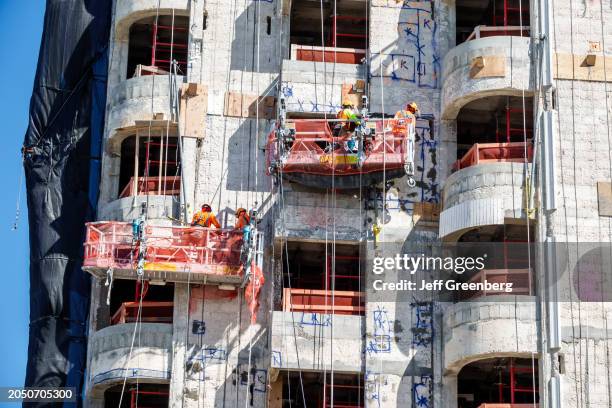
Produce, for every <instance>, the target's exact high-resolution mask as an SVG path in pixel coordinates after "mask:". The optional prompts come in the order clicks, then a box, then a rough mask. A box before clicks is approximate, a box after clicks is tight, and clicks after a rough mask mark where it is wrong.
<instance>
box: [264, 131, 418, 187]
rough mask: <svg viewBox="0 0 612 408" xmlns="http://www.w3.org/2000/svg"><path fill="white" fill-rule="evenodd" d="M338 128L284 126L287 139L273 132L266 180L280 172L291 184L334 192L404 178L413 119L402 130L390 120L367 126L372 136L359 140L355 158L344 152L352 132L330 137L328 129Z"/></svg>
mask: <svg viewBox="0 0 612 408" xmlns="http://www.w3.org/2000/svg"><path fill="white" fill-rule="evenodd" d="M339 122H341V121H340V120H338V119H332V120H323V119H295V120H288V121H287V123H286V126H285V134H287V133H288V132H287V129H288V130H289V131H290V136H282V135H281V132H280V131H279V129H273V130H272V132H270V134H269V136H268V143H267V149H266V151H267V153H266V155H267V156H266V158H267V165H268V174H272V173H274V172H278V173H279V174H280V175H281V176H282V177H283V178H284V179H286V180H289V181H294V182H297V183H300V184H304V185H307V186H310V187H318V188H332V187H333V188H337V189H350V188H359V186H365V185H373V184H377V183H380V182H382V181H383V180H384V179H387V180H388V179H393V178H398V177H401V176H403V175H405V174H406V171H405V167H404V166H405V165H406V163H407V160H408V156H409V154H408V141H409V138H410V134H411V132H412V137H414V129H415V122H416V120H415V119H404V122H403V123H402V124H398V121H397V120H394V119H385V120H384V121H383V120H382V119H377V120H370V121H368V122H367V125H366V126H367V128H368V129H370V132H371V133H370V135H367V136H363V139H362V140H363V144H362V146H360V150H359V153H355V152H351V151H349V150H348V149H347V148H346V143H347V142H348V141H349V140H351V139H352V138H353V137H354V135H355V133H354V132H342V133H341V134H340V135H338V136H334V134H333V132H332V129H331V127H330V125H331V126H333V125H335V124H337V123H339ZM413 140H414V139H413ZM360 154H361V155H362V159H361V163H360V157H359V155H360ZM412 160H413V159H412Z"/></svg>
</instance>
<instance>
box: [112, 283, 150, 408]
mask: <svg viewBox="0 0 612 408" xmlns="http://www.w3.org/2000/svg"><path fill="white" fill-rule="evenodd" d="M144 286H145V285H144V284H141V285H140V295H139V296H138V310H137V312H136V322H135V324H134V330H133V332H132V341H131V342H130V351H129V352H128V357H127V359H126V360H125V365H124V368H123V384H122V386H121V394H120V396H119V404H118V405H117V408H121V402H122V401H123V395H124V394H125V387H126V384H127V378H128V372H129V368H128V367H127V366H128V364H129V363H130V361H131V360H132V353H133V351H134V342H135V341H136V333H138V338H139V340H138V341H139V342H140V330H141V324H142V320H141V317H142V298H143V297H144ZM139 346H140V343H139ZM136 395H138V376H137V377H136Z"/></svg>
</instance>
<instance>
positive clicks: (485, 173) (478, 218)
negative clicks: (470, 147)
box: [440, 144, 526, 241]
mask: <svg viewBox="0 0 612 408" xmlns="http://www.w3.org/2000/svg"><path fill="white" fill-rule="evenodd" d="M487 145H490V144H487ZM496 145H498V144H496ZM521 154H522V153H521ZM464 158H465V157H464ZM491 160H493V162H487V161H486V160H485V161H479V160H476V161H475V162H474V163H473V164H472V165H470V166H468V167H466V168H462V169H460V170H458V171H456V172H455V173H453V174H451V176H450V177H449V178H448V179H447V180H446V183H445V185H444V190H443V211H442V212H441V213H440V237H441V238H443V239H444V240H446V241H454V240H456V239H457V238H458V237H459V236H460V235H461V234H462V233H463V232H465V231H467V230H469V229H472V228H475V227H480V226H485V225H502V224H504V223H505V222H506V220H507V219H520V218H523V217H524V208H525V197H526V196H525V164H524V163H521V162H514V161H499V159H491ZM509 160H510V159H509ZM520 160H521V161H522V160H523V159H520ZM462 161H463V159H462ZM460 162H461V161H460Z"/></svg>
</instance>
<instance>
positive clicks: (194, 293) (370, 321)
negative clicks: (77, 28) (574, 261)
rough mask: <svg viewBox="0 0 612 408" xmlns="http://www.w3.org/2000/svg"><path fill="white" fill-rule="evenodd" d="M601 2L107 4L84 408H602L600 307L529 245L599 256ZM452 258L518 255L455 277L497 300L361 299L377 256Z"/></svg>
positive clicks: (604, 362) (606, 134) (606, 192)
mask: <svg viewBox="0 0 612 408" xmlns="http://www.w3.org/2000/svg"><path fill="white" fill-rule="evenodd" d="M602 1H603V0H602ZM602 1H600V2H597V1H595V2H591V1H587V2H576V1H573V0H557V1H555V2H553V3H554V4H550V3H549V2H545V1H535V0H533V1H529V0H501V1H494V0H469V1H468V0H456V1H444V0H432V1H429V0H423V1H399V0H368V1H366V0H325V1H312V0H301V1H298V0H293V1H291V0H252V1H250V0H249V1H228V0H114V2H113V3H114V4H113V12H112V29H111V34H110V44H109V57H110V59H109V61H110V63H109V71H108V84H107V92H108V98H107V103H106V113H105V126H104V145H103V157H102V177H101V184H100V189H99V192H100V195H99V201H98V212H97V221H96V222H93V223H88V225H87V227H86V228H87V237H86V242H85V249H84V251H85V258H84V270H85V271H87V272H88V273H90V274H92V276H94V277H95V279H92V289H91V290H92V301H91V306H90V312H89V328H88V349H87V364H86V367H87V369H86V373H85V396H84V398H85V404H86V405H87V406H91V407H115V406H118V405H120V406H122V407H123V406H126V407H127V406H131V407H136V406H138V405H140V406H143V407H145V406H146V407H158V406H159V407H162V406H163V407H165V406H170V407H185V408H188V407H202V406H204V407H240V406H245V407H270V408H274V407H276V408H280V407H343V408H344V407H347V408H348V407H439V408H442V407H444V408H454V407H457V408H459V407H461V408H476V407H481V408H494V407H495V408H501V407H508V408H510V407H512V408H517V407H525V408H526V407H531V406H547V407H558V406H561V405H559V404H561V403H562V405H563V406H566V407H582V406H590V407H604V406H606V407H608V406H609V405H610V404H611V403H612V395H611V392H612V388H611V386H610V381H609V379H610V353H609V346H610V340H609V339H610V336H609V334H608V331H607V330H608V321H607V318H608V316H609V313H610V310H611V309H610V307H609V304H608V303H607V302H606V301H605V299H602V300H601V301H599V302H586V303H582V302H580V299H576V300H575V301H567V302H562V301H557V299H556V298H552V300H551V297H550V296H551V294H550V291H548V290H546V289H547V287H548V286H547V285H546V284H544V283H543V282H544V281H545V280H544V279H545V278H546V276H548V275H547V272H546V271H549V270H550V268H551V265H550V259H552V258H551V257H548V256H547V251H550V249H546V248H545V247H538V246H537V244H539V243H545V242H549V243H550V242H554V241H556V242H570V243H578V242H610V241H611V239H610V238H611V237H612V235H611V234H612V224H611V221H610V220H611V219H610V216H612V193H610V182H611V178H612V176H611V169H612V167H611V166H612V164H611V160H610V152H611V148H612V145H610V123H609V121H610V106H609V94H608V88H607V76H608V72H610V74H612V60H610V57H607V56H606V55H607V54H610V52H612V50H611V49H610V48H609V45H608V42H609V41H608V40H611V38H610V36H611V35H612V34H611V32H610V26H609V21H611V20H610V19H608V17H610V18H612V11H611V8H610V4H609V3H606V2H603V6H602ZM347 99H348V100H350V101H351V102H352V103H353V104H354V105H355V107H356V109H357V110H359V111H360V112H362V113H363V114H364V117H368V118H370V120H369V121H370V122H371V126H370V127H369V128H368V129H369V130H368V132H370V133H368V134H369V135H370V136H369V139H367V140H368V142H367V143H368V148H367V149H366V148H365V147H364V148H363V151H364V152H365V153H364V156H363V157H359V158H356V159H354V160H355V161H351V160H353V159H351V157H353V156H351V157H349V156H350V155H344V154H340V153H338V152H339V151H341V150H342V149H345V146H342V145H341V143H339V142H338V140H337V134H335V133H334V132H335V130H334V128H335V125H336V123H337V122H335V121H334V120H335V119H336V112H338V111H339V110H340V109H341V105H342V104H343V102H344V101H345V100H347ZM412 101H414V102H416V103H417V104H418V106H419V114H418V115H417V116H416V118H414V121H412V122H410V123H409V125H408V127H409V129H408V130H406V129H404V131H405V132H407V133H411V132H412V133H411V136H412V137H414V145H413V146H412V148H411V149H412V150H411V149H409V148H408V147H407V146H406V140H405V139H404V138H403V135H404V133H401V132H400V133H398V132H396V129H395V128H394V126H395V124H394V123H391V122H392V117H393V115H394V114H395V112H396V111H398V110H401V109H402V108H403V107H404V106H405V105H406V104H407V103H409V102H412ZM398 134H399V136H398ZM359 142H361V143H364V146H365V143H366V142H365V141H364V140H363V139H360V140H359ZM409 153H410V154H409ZM407 161H411V162H412V165H413V167H414V168H413V169H411V170H407V169H406V166H405V165H406V164H407V163H406V162H407ZM407 173H411V174H408V175H407ZM408 178H412V179H413V181H414V183H410V182H407V179H408ZM204 203H207V204H209V205H210V206H211V207H212V211H213V213H215V214H216V216H217V219H218V220H219V222H220V224H221V228H220V229H214V228H212V229H210V228H198V227H191V226H190V225H189V224H190V222H191V216H192V215H193V214H194V213H195V212H197V211H198V210H199V209H200V206H201V205H202V204H204ZM240 207H242V208H245V209H247V211H248V212H250V214H251V224H250V227H251V229H249V232H248V233H249V236H248V238H245V236H244V234H246V232H244V231H243V230H241V229H236V228H234V222H235V213H236V209H237V208H240ZM247 239H248V241H249V242H248V245H245V243H246V240H247ZM458 242H459V243H463V242H469V243H483V244H484V243H496V244H499V245H500V246H503V245H506V244H510V243H512V244H515V245H517V244H518V245H521V244H524V245H531V244H536V245H535V246H533V248H535V253H533V254H530V256H529V257H528V259H526V258H525V257H522V258H521V259H519V261H517V260H516V259H515V258H513V257H512V256H510V255H508V256H507V257H506V258H504V259H502V261H503V264H500V265H498V266H497V267H495V268H493V269H488V270H486V269H485V270H482V271H480V272H479V273H478V274H476V275H474V276H469V277H467V276H466V278H468V279H469V280H470V281H471V282H475V281H484V280H486V279H489V280H491V281H493V280H496V281H499V282H514V284H515V285H514V286H515V292H514V293H511V294H504V293H499V292H487V291H482V292H479V293H475V294H473V296H468V297H470V299H466V298H458V299H453V300H451V301H448V300H446V301H436V300H432V299H429V300H428V299H420V298H418V297H414V298H413V297H411V296H409V295H404V294H399V292H398V294H397V295H393V296H386V297H383V298H380V297H377V296H371V293H372V292H371V289H370V288H371V287H372V284H373V279H375V276H374V275H372V274H371V273H370V271H371V265H372V263H373V260H374V258H375V257H378V256H380V251H383V250H384V248H400V249H401V251H400V252H403V253H409V252H411V251H414V250H415V248H422V247H423V246H425V247H427V246H436V245H440V244H446V243H458ZM245 248H246V250H245ZM538 248H539V249H538ZM532 255H533V256H532ZM608 272H609V271H608ZM474 298H478V301H473V300H474Z"/></svg>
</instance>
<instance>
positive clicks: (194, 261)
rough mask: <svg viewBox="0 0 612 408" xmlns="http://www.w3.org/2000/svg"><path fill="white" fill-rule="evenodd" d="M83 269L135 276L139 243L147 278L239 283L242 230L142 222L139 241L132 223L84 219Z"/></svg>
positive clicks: (134, 277)
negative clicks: (155, 224)
mask: <svg viewBox="0 0 612 408" xmlns="http://www.w3.org/2000/svg"><path fill="white" fill-rule="evenodd" d="M86 227H87V231H86V237H85V243H84V247H85V254H84V261H83V270H85V271H87V272H89V273H91V274H92V275H94V276H96V277H98V278H104V277H106V274H107V271H108V270H109V269H112V270H113V276H114V277H115V278H122V279H136V278H137V268H138V257H139V251H140V250H141V248H142V249H143V252H144V256H143V260H144V264H143V271H144V277H145V278H146V279H152V280H164V281H171V282H191V283H194V284H197V283H200V284H206V283H220V284H222V283H227V284H239V283H241V282H242V280H243V267H242V263H241V257H240V253H241V248H242V231H241V230H235V229H214V228H203V227H176V226H168V227H162V226H151V225H145V226H144V233H143V239H144V240H143V241H142V242H141V241H138V240H135V239H134V235H133V234H132V224H131V223H127V222H115V221H102V222H91V223H87V224H86Z"/></svg>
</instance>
